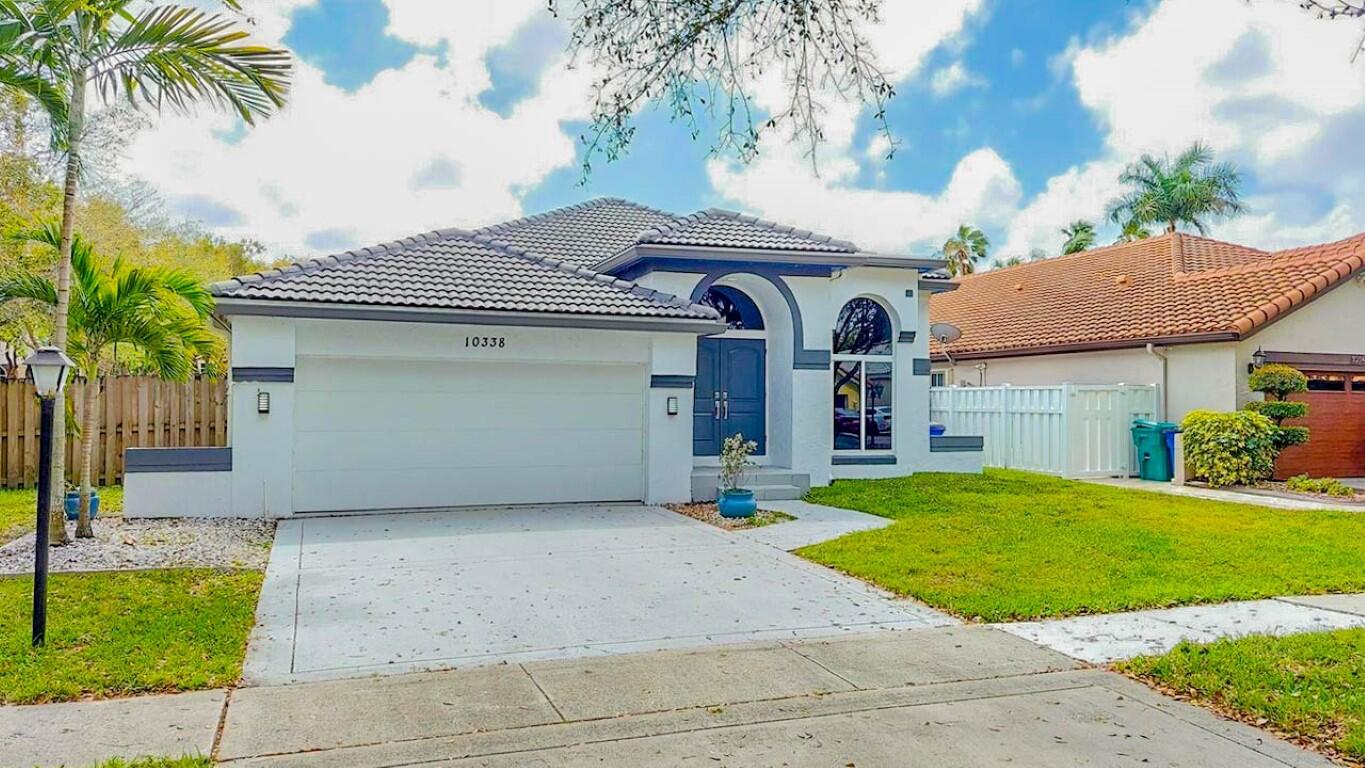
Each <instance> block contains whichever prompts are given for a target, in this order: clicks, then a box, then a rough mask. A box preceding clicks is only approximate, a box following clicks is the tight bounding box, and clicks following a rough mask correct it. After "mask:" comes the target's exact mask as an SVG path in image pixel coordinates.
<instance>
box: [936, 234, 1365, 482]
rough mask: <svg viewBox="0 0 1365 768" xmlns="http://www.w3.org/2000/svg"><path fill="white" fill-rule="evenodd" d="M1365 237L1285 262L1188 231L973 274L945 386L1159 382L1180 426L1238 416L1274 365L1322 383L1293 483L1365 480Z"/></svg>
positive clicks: (957, 298)
mask: <svg viewBox="0 0 1365 768" xmlns="http://www.w3.org/2000/svg"><path fill="white" fill-rule="evenodd" d="M1362 275H1365V234H1360V235H1356V236H1354V237H1350V238H1347V239H1345V240H1340V241H1337V242H1332V243H1324V244H1320V245H1311V246H1305V247H1302V248H1293V249H1289V250H1282V251H1263V250H1259V249H1256V248H1249V247H1246V246H1241V245H1236V244H1234V243H1226V242H1220V241H1217V240H1211V239H1209V238H1205V237H1197V236H1194V235H1188V234H1183V233H1177V234H1169V235H1162V236H1160V237H1153V238H1149V239H1146V240H1141V241H1138V242H1134V243H1126V244H1121V245H1113V246H1107V247H1103V248H1096V249H1094V250H1090V251H1085V252H1082V253H1077V254H1073V255H1069V256H1059V257H1057V258H1052V259H1046V260H1042V261H1037V262H1032V263H1027V264H1022V265H1019V266H1015V267H1009V268H1006V269H998V270H992V271H989V272H982V273H979V274H975V275H971V276H968V277H965V278H962V279H959V280H956V281H955V282H956V283H957V285H958V290H956V291H953V292H951V293H941V294H939V295H936V296H934V297H933V299H932V302H931V307H932V309H931V314H932V316H933V320H934V321H935V322H943V323H950V324H952V325H955V326H957V327H958V328H959V329H960V330H961V332H962V335H961V338H959V339H957V340H956V341H953V342H951V343H949V344H947V345H939V344H938V343H937V342H935V343H933V345H932V346H933V348H932V357H933V360H934V363H933V369H934V374H933V378H934V380H935V383H936V384H939V385H947V386H951V385H958V386H983V385H1000V384H1011V385H1019V386H1027V385H1050V384H1062V383H1071V384H1120V383H1122V384H1157V385H1160V387H1161V391H1162V393H1163V397H1162V398H1161V401H1162V410H1163V411H1164V414H1163V415H1164V417H1165V418H1166V419H1168V420H1171V421H1179V420H1180V419H1182V418H1183V417H1184V416H1185V414H1187V413H1189V412H1190V411H1192V410H1195V409H1199V408H1202V409H1210V410H1216V411H1231V410H1236V409H1239V408H1242V407H1243V406H1245V405H1246V403H1247V401H1248V400H1250V399H1252V398H1259V397H1260V394H1259V393H1253V392H1251V391H1249V389H1248V387H1247V377H1248V375H1249V373H1250V371H1251V370H1252V369H1253V367H1254V365H1256V364H1257V363H1258V362H1272V363H1274V362H1280V363H1287V364H1290V365H1293V366H1294V367H1296V368H1299V369H1300V370H1302V371H1303V372H1304V373H1305V374H1307V376H1308V379H1309V391H1308V392H1306V393H1303V394H1302V395H1296V396H1295V398H1296V399H1301V400H1304V401H1307V402H1308V403H1309V408H1310V410H1309V415H1308V417H1307V418H1306V419H1305V420H1303V422H1302V423H1303V424H1304V425H1306V426H1308V427H1309V429H1310V430H1311V432H1312V438H1311V439H1310V440H1309V442H1308V443H1306V444H1304V445H1301V446H1294V447H1292V448H1289V449H1288V450H1286V451H1285V453H1284V454H1283V455H1282V456H1281V457H1280V460H1279V462H1278V464H1277V472H1278V474H1280V475H1281V476H1287V475H1291V474H1297V473H1300V472H1307V473H1309V474H1312V475H1314V476H1332V477H1362V476H1365V277H1362Z"/></svg>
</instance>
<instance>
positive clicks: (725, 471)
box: [716, 435, 758, 518]
mask: <svg viewBox="0 0 1365 768" xmlns="http://www.w3.org/2000/svg"><path fill="white" fill-rule="evenodd" d="M756 450H758V443H755V442H754V441H753V440H745V439H744V435H732V436H730V437H727V438H725V445H724V446H723V447H722V448H721V451H720V488H721V490H720V500H719V501H718V502H717V504H716V506H717V507H718V508H719V509H720V516H721V517H729V518H738V517H753V515H754V513H755V512H757V511H758V502H757V501H755V500H754V492H753V491H751V490H749V489H747V488H741V487H740V483H742V482H743V481H744V470H745V469H746V468H748V467H751V466H753V465H754V464H753V462H752V461H749V457H750V456H751V455H753V453H754V451H756Z"/></svg>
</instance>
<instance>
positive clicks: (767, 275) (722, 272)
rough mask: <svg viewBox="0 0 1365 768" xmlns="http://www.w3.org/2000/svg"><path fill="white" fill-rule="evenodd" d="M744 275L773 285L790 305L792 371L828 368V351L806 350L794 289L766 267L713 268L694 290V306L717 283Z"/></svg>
mask: <svg viewBox="0 0 1365 768" xmlns="http://www.w3.org/2000/svg"><path fill="white" fill-rule="evenodd" d="M735 274H744V275H754V276H756V277H761V278H763V279H764V280H767V281H768V282H769V283H772V285H773V287H774V288H776V289H777V292H778V293H780V294H782V300H783V301H785V302H787V310H788V311H789V312H791V316H792V368H793V369H794V370H819V369H821V368H828V367H829V351H828V350H822V349H806V346H805V343H806V342H805V339H806V337H805V330H804V328H805V326H804V325H803V324H802V322H801V307H800V305H798V304H797V303H796V297H795V296H793V295H792V289H791V288H790V287H788V286H787V281H786V280H783V279H782V276H781V275H779V274H777V272H775V271H774V270H772V269H765V268H763V267H755V266H748V267H733V268H730V267H727V268H725V269H714V270H711V271H709V272H707V273H706V276H705V277H703V278H702V279H701V282H699V283H697V287H696V288H693V289H692V303H694V304H697V303H700V302H701V297H703V296H705V295H706V292H707V291H708V290H710V289H711V286H712V285H715V283H716V281H717V280H719V279H721V278H723V277H727V276H729V275H735Z"/></svg>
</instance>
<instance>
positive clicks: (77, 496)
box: [66, 485, 100, 520]
mask: <svg viewBox="0 0 1365 768" xmlns="http://www.w3.org/2000/svg"><path fill="white" fill-rule="evenodd" d="M99 511H100V494H99V491H96V490H95V489H94V488H91V489H90V519H91V520H94V519H95V518H96V517H97V516H98V515H99ZM80 516H81V489H80V488H76V487H74V486H69V485H68V486H67V489H66V519H67V520H76V519H78V518H80Z"/></svg>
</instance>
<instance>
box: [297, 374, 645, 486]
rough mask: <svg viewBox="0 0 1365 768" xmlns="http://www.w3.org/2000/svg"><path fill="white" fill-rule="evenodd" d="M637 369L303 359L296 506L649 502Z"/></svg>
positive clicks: (640, 380) (641, 386)
mask: <svg viewBox="0 0 1365 768" xmlns="http://www.w3.org/2000/svg"><path fill="white" fill-rule="evenodd" d="M646 379H647V377H646V375H645V373H644V368H643V367H642V366H641V365H638V364H628V363H617V364H593V363H583V362H568V363H551V362H500V361H497V360H488V359H468V360H449V359H446V360H420V359H401V360H400V359H394V358H364V357H322V356H306V355H302V354H301V355H300V356H299V357H298V358H297V362H296V367H295V377H294V414H293V423H294V427H293V509H294V511H295V512H318V511H338V510H363V509H420V508H426V507H449V506H460V505H492V504H534V503H541V502H573V501H608V500H638V499H641V498H643V477H644V472H643V451H644V392H645V387H646V384H645V382H646Z"/></svg>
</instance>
